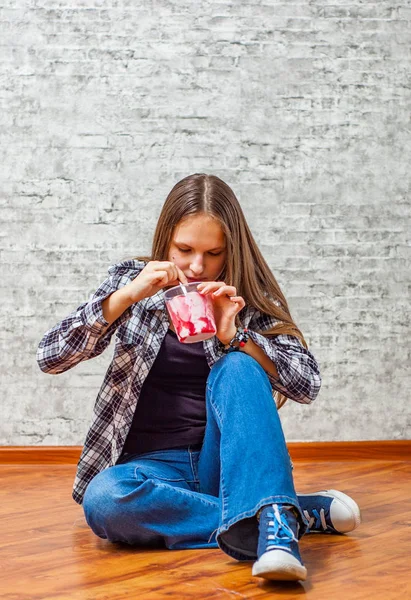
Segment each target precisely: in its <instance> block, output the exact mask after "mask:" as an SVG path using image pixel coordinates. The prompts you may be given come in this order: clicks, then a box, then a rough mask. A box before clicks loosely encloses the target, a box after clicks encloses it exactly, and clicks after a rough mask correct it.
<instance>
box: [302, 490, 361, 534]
mask: <svg viewBox="0 0 411 600" xmlns="http://www.w3.org/2000/svg"><path fill="white" fill-rule="evenodd" d="M297 497H298V502H299V504H300V507H301V510H302V512H303V513H304V516H305V518H306V519H307V521H308V522H309V525H308V530H307V531H306V534H307V533H348V532H349V531H353V530H354V529H355V528H356V527H358V525H359V524H360V523H361V513H360V509H359V506H358V504H357V503H356V502H354V500H353V499H352V498H350V496H347V494H344V493H343V492H339V491H338V490H322V491H321V492H315V493H313V494H298V496H297Z"/></svg>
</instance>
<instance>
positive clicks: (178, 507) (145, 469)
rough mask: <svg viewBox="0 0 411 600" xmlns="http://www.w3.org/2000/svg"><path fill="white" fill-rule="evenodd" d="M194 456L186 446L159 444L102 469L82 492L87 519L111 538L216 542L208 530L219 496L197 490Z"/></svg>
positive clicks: (178, 545)
mask: <svg viewBox="0 0 411 600" xmlns="http://www.w3.org/2000/svg"><path fill="white" fill-rule="evenodd" d="M198 456H199V452H198V451H194V450H191V449H190V448H189V449H188V450H184V449H178V450H177V449H174V450H161V451H157V452H150V453H145V454H143V455H134V456H132V457H131V458H128V459H127V461H126V462H123V463H122V464H117V465H115V466H113V467H109V468H108V469H105V470H104V471H102V472H101V473H99V474H98V475H96V476H95V477H94V478H93V479H92V480H91V482H90V483H89V485H88V487H87V489H86V493H85V495H84V501H83V509H84V513H85V518H86V521H87V523H88V525H89V526H90V527H91V529H92V530H93V531H94V533H95V534H96V535H98V536H99V537H101V538H103V539H108V540H109V541H110V542H125V543H127V544H132V545H141V546H145V547H163V548H164V547H166V548H169V549H170V550H183V549H187V548H191V549H194V548H197V549H198V548H218V545H217V543H216V541H215V537H214V536H212V535H211V536H210V534H212V532H213V530H215V529H216V528H217V527H218V519H219V513H220V504H219V499H218V498H215V497H213V496H212V495H210V494H202V493H200V492H199V491H198V490H199V483H198V477H197V470H196V464H197V461H198ZM212 537H214V539H211V538H212Z"/></svg>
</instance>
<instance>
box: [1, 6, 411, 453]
mask: <svg viewBox="0 0 411 600" xmlns="http://www.w3.org/2000/svg"><path fill="white" fill-rule="evenodd" d="M410 48H411V3H410V2H409V1H402V2H393V1H387V0H379V1H378V2H368V1H360V0H356V1H355V0H353V1H351V2H348V1H345V0H334V1H332V0H331V3H330V2H329V1H328V2H325V1H320V0H317V1H308V0H306V1H301V2H299V3H294V2H288V1H284V2H276V1H273V0H270V1H269V0H248V1H236V0H221V1H220V2H213V1H209V2H205V1H202V0H199V1H197V2H195V3H193V2H191V1H188V0H187V1H185V2H182V1H173V2H171V1H165V0H162V1H154V0H151V1H150V0H146V1H142V2H134V1H132V0H123V1H122V0H117V1H116V0H107V1H106V0H94V1H91V0H90V1H88V0H83V1H80V0H76V1H75V2H74V1H71V2H70V1H69V0H61V1H59V0H55V1H53V0H50V1H47V0H31V1H30V0H27V1H26V2H23V0H2V1H1V2H0V139H1V144H0V148H1V157H0V161H1V162H0V164H1V198H0V215H1V216H0V227H1V230H0V248H1V249H0V257H1V269H2V278H1V281H2V288H1V296H2V297H1V302H2V311H1V316H0V319H1V334H0V335H1V338H2V349H3V352H2V362H1V366H0V373H1V397H2V417H3V418H2V420H1V432H0V443H2V444H6V445H7V444H51V445H53V444H81V443H82V442H83V439H84V436H85V433H86V430H87V427H88V425H89V422H90V418H91V414H92V408H93V404H94V400H95V397H96V395H97V392H98V389H99V386H100V382H101V381H102V378H103V374H104V371H105V369H106V367H107V365H108V363H109V360H110V355H111V349H109V350H108V351H106V353H105V354H104V355H102V356H100V357H99V358H97V359H95V360H93V361H90V362H89V363H87V362H85V363H83V364H80V365H79V366H77V367H76V368H75V369H73V370H72V371H68V372H67V373H65V374H62V375H59V376H50V375H46V374H44V373H42V372H40V371H39V369H38V367H37V364H36V362H35V351H36V348H37V344H38V343H39V341H40V339H41V337H42V335H43V333H44V332H45V331H46V329H48V328H49V327H51V326H52V325H54V324H55V323H56V322H57V321H59V320H60V319H61V318H63V317H64V316H65V315H67V314H68V313H69V312H71V311H72V310H73V309H74V308H75V307H76V306H77V305H78V304H80V302H82V301H83V300H85V299H87V298H88V296H89V294H90V293H91V292H92V291H93V290H94V289H95V288H96V287H97V285H98V283H99V282H100V281H101V280H102V279H104V278H105V275H106V271H107V268H108V266H110V265H111V264H113V263H114V262H116V261H118V260H121V259H122V258H124V257H126V256H130V255H134V254H138V253H140V252H141V253H142V252H146V251H148V249H149V247H150V242H151V235H152V231H153V229H154V225H155V223H156V220H157V217H158V214H159V211H160V208H161V206H162V204H163V202H164V199H165V197H166V195H167V193H168V191H169V190H170V189H171V187H172V186H173V185H174V184H175V183H176V182H177V181H178V180H179V179H181V178H182V177H184V176H186V175H188V174H190V173H194V172H201V171H205V172H208V173H214V174H216V175H218V176H220V177H222V178H223V179H224V180H226V181H227V183H229V184H230V185H231V186H232V187H233V189H234V191H235V192H236V193H237V194H238V197H239V199H240V202H241V204H242V206H243V208H244V212H245V213H246V216H247V217H248V220H249V224H250V227H251V229H252V231H253V233H254V235H255V237H256V239H257V242H258V243H259V244H260V247H261V249H262V251H263V253H264V255H265V256H266V258H267V260H268V262H269V264H270V265H271V267H272V268H273V271H274V273H275V275H276V276H277V278H278V280H279V282H280V284H281V285H282V288H283V290H284V293H285V295H286V297H287V298H288V299H289V302H290V306H291V309H292V312H293V315H294V317H295V319H296V321H297V323H298V324H299V325H300V327H301V328H302V330H303V331H304V333H305V335H306V338H307V340H308V342H309V343H310V345H311V349H312V351H313V352H314V353H315V355H316V356H317V357H318V360H319V362H320V365H321V367H322V375H323V388H322V391H321V392H320V395H319V397H318V399H317V400H316V402H315V403H314V404H313V405H312V406H309V407H304V406H300V405H296V404H295V403H293V402H291V401H290V402H289V403H288V404H287V405H286V407H285V408H284V409H282V411H281V416H282V419H283V423H284V427H285V431H286V434H287V437H288V439H289V440H351V439H390V438H392V439H399V438H405V437H407V435H409V432H410V427H411V418H410V408H409V406H410V405H409V388H410V371H409V365H410V342H409V338H410V328H409V323H410V284H409V272H410V269H409V268H410V239H411V238H410V231H411V223H410V200H409V190H410V175H409V169H410V167H409V165H410V163H411V143H410V125H409V117H410V107H411V102H410V57H411V53H410Z"/></svg>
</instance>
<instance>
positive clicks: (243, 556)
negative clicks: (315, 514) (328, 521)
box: [216, 496, 308, 561]
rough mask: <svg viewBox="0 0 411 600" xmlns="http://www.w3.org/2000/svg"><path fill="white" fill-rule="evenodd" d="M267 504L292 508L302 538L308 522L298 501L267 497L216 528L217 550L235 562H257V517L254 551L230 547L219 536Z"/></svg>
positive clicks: (284, 497) (286, 497)
mask: <svg viewBox="0 0 411 600" xmlns="http://www.w3.org/2000/svg"><path fill="white" fill-rule="evenodd" d="M267 504H291V505H292V506H294V507H295V508H296V510H297V511H298V514H299V518H298V522H299V525H300V529H299V533H298V539H301V538H302V537H303V535H304V534H305V533H306V531H307V529H308V521H307V519H306V518H305V516H304V514H303V513H302V511H301V508H300V506H299V505H298V501H296V500H295V499H294V498H291V497H290V496H268V497H267V498H263V499H262V500H260V501H259V502H258V503H257V504H256V506H255V507H254V508H253V509H251V510H248V511H245V512H243V513H241V514H239V515H237V516H236V517H233V518H232V519H230V520H229V521H228V522H227V523H224V524H223V525H221V526H220V527H219V528H218V531H217V534H216V540H217V544H218V546H219V548H220V549H221V550H222V551H223V552H225V553H226V554H228V555H229V556H231V557H232V558H235V559H236V560H240V561H243V560H257V558H258V556H257V546H258V534H259V528H258V521H257V517H256V518H255V551H252V550H249V549H245V548H238V547H235V546H233V545H230V544H228V543H227V542H225V541H224V537H221V536H222V535H223V534H224V533H226V532H227V531H228V530H229V529H230V528H231V527H232V526H233V525H235V524H236V523H238V522H239V521H242V520H243V519H247V518H250V517H253V516H255V515H256V514H257V512H258V511H259V509H260V508H261V507H262V506H266V505H267ZM253 545H254V544H253Z"/></svg>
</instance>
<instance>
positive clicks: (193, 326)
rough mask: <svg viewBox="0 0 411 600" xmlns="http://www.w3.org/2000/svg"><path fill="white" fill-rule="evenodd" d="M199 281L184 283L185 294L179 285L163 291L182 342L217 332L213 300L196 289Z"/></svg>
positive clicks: (200, 339) (190, 341)
mask: <svg viewBox="0 0 411 600" xmlns="http://www.w3.org/2000/svg"><path fill="white" fill-rule="evenodd" d="M199 283H201V281H191V282H190V283H188V284H187V285H185V286H184V287H185V289H186V290H187V294H184V292H183V290H182V289H181V286H179V285H176V286H174V287H172V288H169V289H168V290H166V291H165V292H164V299H165V302H166V307H167V310H168V314H169V315H170V318H171V321H172V323H173V325H174V329H175V330H176V334H177V337H178V340H179V341H180V342H182V343H183V344H192V343H194V342H201V341H202V340H208V339H209V338H211V337H213V335H215V334H216V333H217V328H216V325H215V320H214V308H213V302H212V300H211V298H209V296H208V295H207V296H203V295H201V294H200V293H199V292H198V291H197V286H198V284H199Z"/></svg>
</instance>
